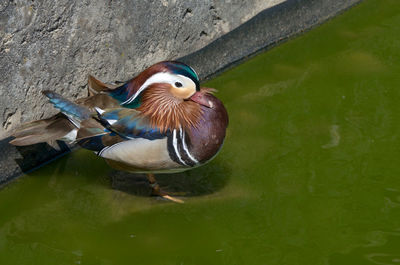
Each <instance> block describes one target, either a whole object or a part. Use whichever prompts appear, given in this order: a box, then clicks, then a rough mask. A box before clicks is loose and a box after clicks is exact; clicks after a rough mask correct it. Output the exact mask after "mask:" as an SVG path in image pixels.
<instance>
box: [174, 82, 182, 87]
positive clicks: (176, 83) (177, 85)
mask: <svg viewBox="0 0 400 265" xmlns="http://www.w3.org/2000/svg"><path fill="white" fill-rule="evenodd" d="M175 86H176V87H182V86H183V85H182V83H181V82H175Z"/></svg>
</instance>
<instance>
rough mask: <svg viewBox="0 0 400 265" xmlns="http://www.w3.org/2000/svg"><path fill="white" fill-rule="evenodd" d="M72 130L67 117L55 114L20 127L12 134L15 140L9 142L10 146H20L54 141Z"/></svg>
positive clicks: (72, 126) (72, 127)
mask: <svg viewBox="0 0 400 265" xmlns="http://www.w3.org/2000/svg"><path fill="white" fill-rule="evenodd" d="M74 128H75V126H74V125H73V124H72V123H71V122H70V121H69V120H68V119H67V117H65V116H64V115H62V114H57V115H55V116H53V117H50V118H48V119H44V120H39V121H34V122H30V123H27V124H24V125H22V126H21V127H20V128H19V129H17V130H16V131H14V132H13V134H12V135H13V136H14V137H16V138H15V139H13V140H12V141H10V144H13V145H18V146H22V145H31V144H36V143H42V142H48V141H54V140H57V139H60V138H62V137H63V136H65V135H66V134H68V133H69V132H70V131H71V130H73V129H74Z"/></svg>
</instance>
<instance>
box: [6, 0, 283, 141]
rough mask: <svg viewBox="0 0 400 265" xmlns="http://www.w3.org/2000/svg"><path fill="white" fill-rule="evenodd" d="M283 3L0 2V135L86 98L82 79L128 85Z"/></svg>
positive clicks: (177, 0) (190, 0)
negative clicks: (57, 105) (58, 100)
mask: <svg viewBox="0 0 400 265" xmlns="http://www.w3.org/2000/svg"><path fill="white" fill-rule="evenodd" d="M282 1H283V0H248V1H241V0H230V1H222V0H205V1H197V0H157V1H142V0H125V1H112V0H57V1H54V0H42V1H33V0H15V1H13V0H0V39H1V42H0V76H1V82H0V133H2V134H3V136H5V133H6V131H9V130H10V129H13V128H15V127H16V126H18V125H19V124H20V123H22V122H26V121H31V120H34V119H39V118H42V117H44V116H49V115H50V114H52V113H54V112H55V110H53V109H52V107H51V106H50V104H46V99H45V98H44V97H43V96H42V95H41V91H42V90H45V89H50V90H55V91H58V92H60V93H61V94H62V95H64V96H67V97H69V98H76V97H78V96H83V95H85V93H86V91H85V86H86V83H87V76H88V74H93V75H95V76H97V77H98V78H100V79H101V80H103V81H108V82H113V81H116V80H127V79H129V78H131V77H133V76H134V75H135V74H136V73H138V72H140V71H142V70H143V69H144V68H146V67H147V66H149V65H151V64H153V63H155V62H158V61H161V60H166V59H174V58H177V57H180V56H184V55H186V54H188V53H190V52H193V51H195V50H197V49H199V48H202V47H203V46H204V45H206V44H208V43H209V42H211V41H212V40H214V39H215V38H217V37H219V36H221V35H222V34H225V33H227V32H228V31H230V30H232V29H233V28H235V27H237V26H239V25H240V24H242V23H243V22H245V21H246V20H248V19H250V18H251V17H253V16H254V15H256V14H257V13H258V12H260V11H262V10H263V9H265V8H267V7H269V6H271V5H274V4H277V3H279V2H282Z"/></svg>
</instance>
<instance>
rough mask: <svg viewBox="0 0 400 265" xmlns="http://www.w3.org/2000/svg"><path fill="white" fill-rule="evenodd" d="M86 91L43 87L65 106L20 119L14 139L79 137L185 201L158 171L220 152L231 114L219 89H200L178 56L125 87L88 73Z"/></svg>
mask: <svg viewBox="0 0 400 265" xmlns="http://www.w3.org/2000/svg"><path fill="white" fill-rule="evenodd" d="M88 90H89V95H88V97H85V98H80V99H77V100H76V101H74V102H73V101H70V100H68V99H66V98H64V97H62V96H60V95H59V94H57V93H55V92H52V91H43V93H44V94H45V95H46V96H47V97H48V98H49V100H50V102H51V103H52V104H53V105H54V107H55V108H57V109H59V110H60V112H59V113H58V114H56V115H55V116H53V117H50V118H48V119H44V120H39V121H34V122H30V123H27V124H24V125H22V126H21V127H20V128H19V129H17V130H16V131H15V132H14V133H13V136H14V137H15V139H13V140H12V141H11V142H10V143H11V144H13V145H18V146H21V145H31V144H35V143H39V142H51V141H55V140H63V141H67V142H72V143H77V144H79V145H80V146H81V147H83V148H86V149H89V150H92V151H94V153H95V154H97V155H98V156H100V157H103V158H104V159H105V160H106V161H107V163H108V164H109V165H110V166H111V167H113V168H115V169H117V170H124V171H128V172H133V173H146V174H147V177H148V180H149V182H150V185H151V186H152V194H153V195H157V196H162V197H164V198H166V199H169V200H172V201H176V202H182V201H181V200H179V199H177V198H174V197H172V196H170V195H168V194H167V193H166V192H164V191H162V190H161V189H160V187H159V185H158V184H157V182H156V179H155V177H154V175H153V174H154V173H174V172H182V171H185V170H188V169H192V168H196V167H198V166H200V165H203V164H205V163H206V162H208V161H210V160H211V159H212V158H213V157H215V156H216V154H217V153H218V151H219V150H220V148H221V146H222V144H223V142H224V138H225V132H226V128H227V126H228V114H227V111H226V109H225V107H224V105H223V104H222V102H221V101H220V100H219V99H218V98H216V97H215V96H214V95H213V94H212V92H213V91H214V90H213V89H210V88H204V87H200V83H199V78H198V75H197V74H196V72H195V71H194V70H193V68H191V67H190V66H188V65H186V64H184V63H181V62H176V61H164V62H159V63H157V64H154V65H152V66H151V67H149V68H147V69H146V70H144V71H143V72H142V73H140V74H139V75H137V76H136V77H134V78H133V79H131V80H129V81H128V82H126V83H123V84H122V85H109V84H105V83H103V82H101V81H99V80H97V79H95V78H94V77H92V76H89V86H88Z"/></svg>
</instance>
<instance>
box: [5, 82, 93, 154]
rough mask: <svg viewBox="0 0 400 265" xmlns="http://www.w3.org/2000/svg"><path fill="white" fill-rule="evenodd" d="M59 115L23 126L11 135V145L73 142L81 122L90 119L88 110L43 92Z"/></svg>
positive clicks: (57, 95)
mask: <svg viewBox="0 0 400 265" xmlns="http://www.w3.org/2000/svg"><path fill="white" fill-rule="evenodd" d="M43 94H45V95H46V96H47V97H48V98H49V99H50V102H51V103H53V105H54V107H55V108H57V109H59V110H60V111H61V113H58V114H57V115H55V116H53V117H50V118H48V119H43V120H38V121H33V122H29V123H26V124H23V125H22V126H21V127H20V128H18V129H17V130H16V131H14V132H13V133H12V136H14V137H15V139H13V140H11V141H10V144H12V145H18V146H23V145H31V144H36V143H42V142H47V143H49V144H51V143H53V142H54V141H55V140H63V141H68V142H73V141H75V140H76V137H77V133H78V130H79V128H80V125H81V122H82V121H84V120H87V119H89V118H90V117H91V113H90V110H89V109H88V108H86V107H84V106H81V105H78V104H76V103H74V102H72V101H70V100H68V99H66V98H63V97H62V96H61V95H59V94H57V93H55V92H53V91H48V90H46V91H43Z"/></svg>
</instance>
